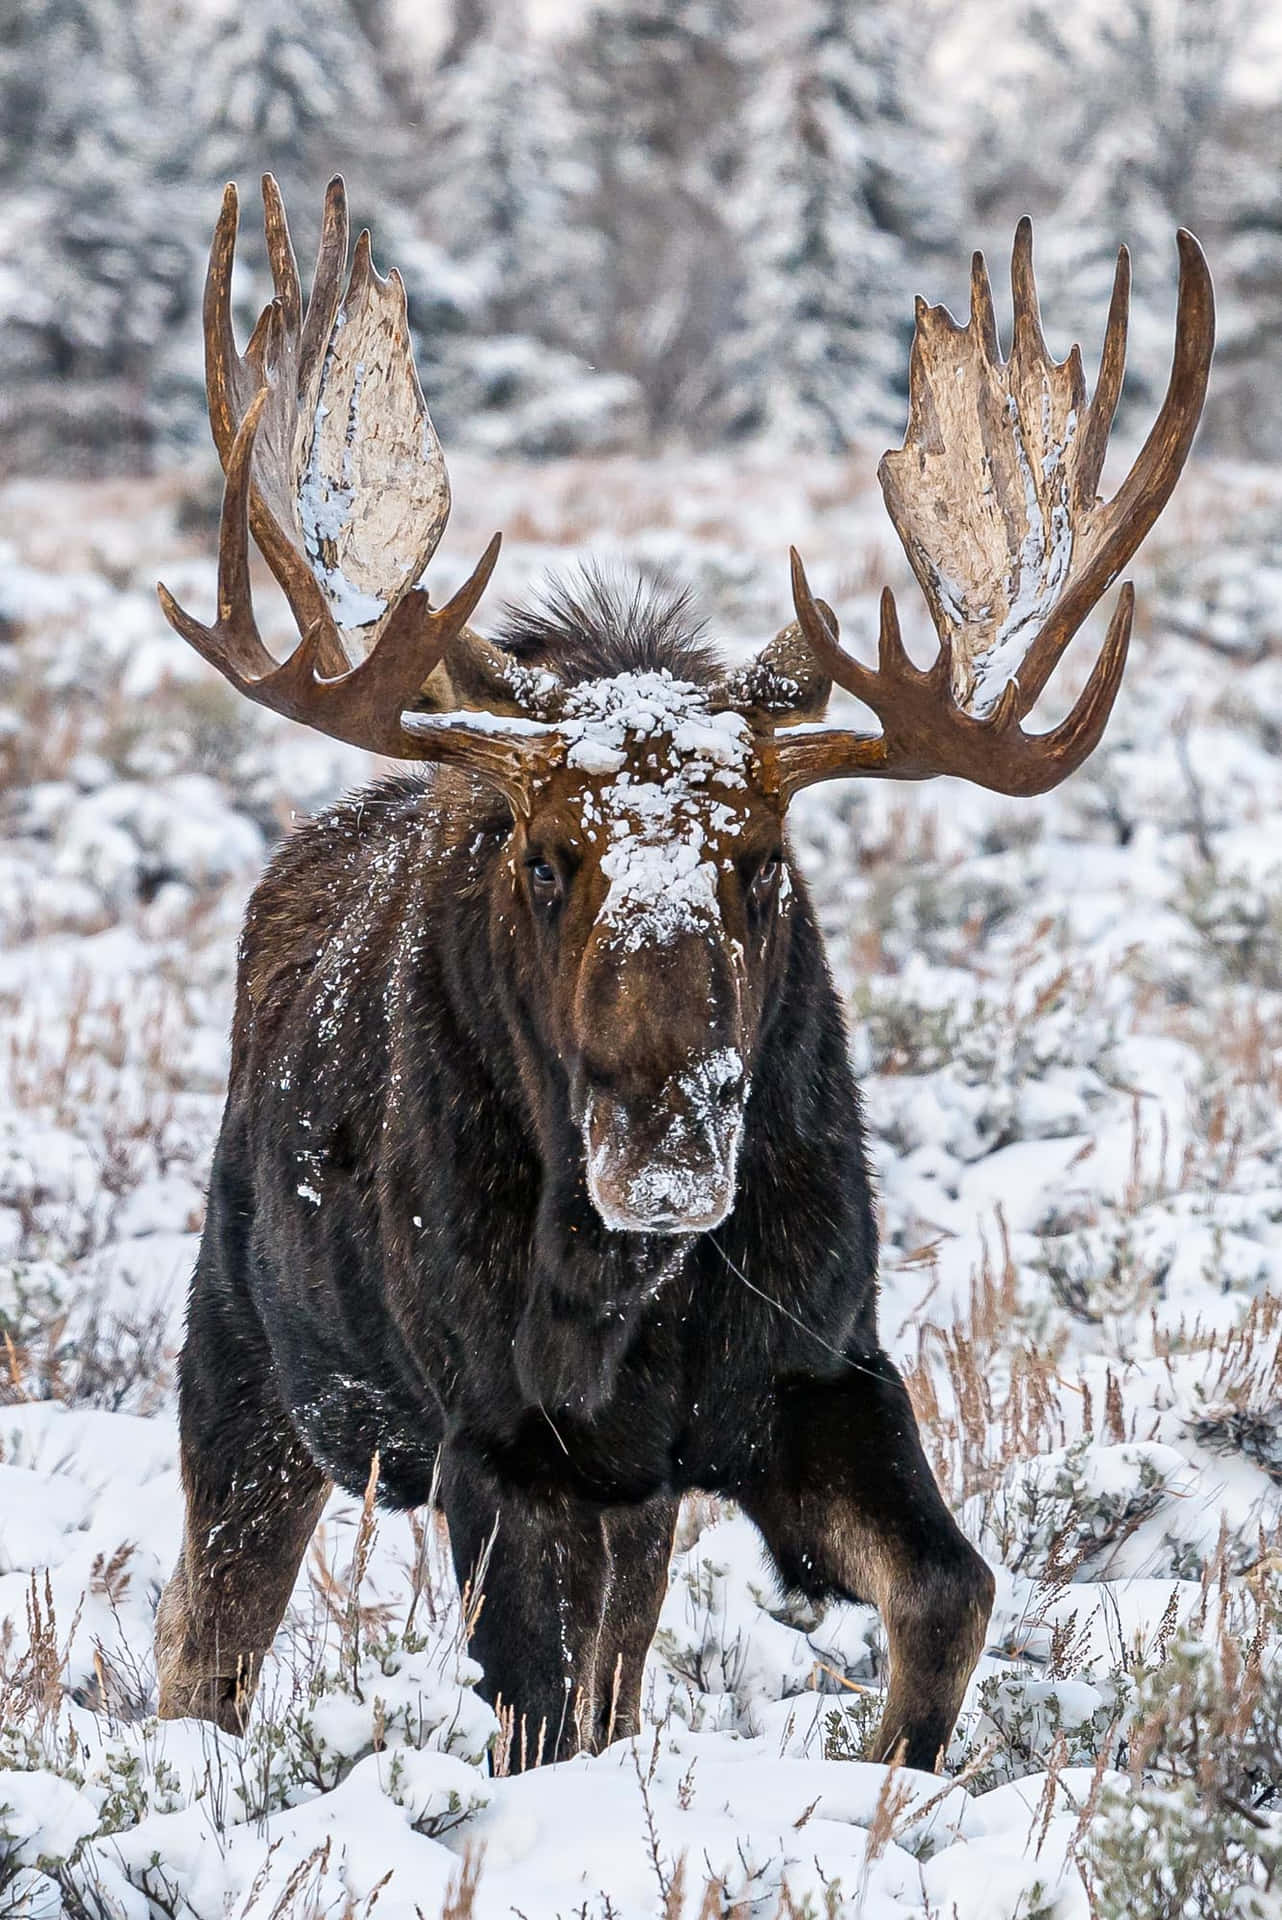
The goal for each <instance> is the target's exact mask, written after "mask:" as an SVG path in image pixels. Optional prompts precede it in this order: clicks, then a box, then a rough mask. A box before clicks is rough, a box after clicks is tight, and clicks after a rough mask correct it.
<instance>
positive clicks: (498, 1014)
mask: <svg viewBox="0 0 1282 1920" xmlns="http://www.w3.org/2000/svg"><path fill="white" fill-rule="evenodd" d="M503 639H504V644H505V645H507V646H508V647H509V648H510V650H511V651H512V652H514V653H515V654H517V655H519V656H520V657H521V658H522V659H524V660H527V661H530V662H532V663H546V664H549V665H555V667H556V670H557V671H558V672H559V673H560V674H561V675H562V676H563V677H565V678H566V679H568V680H571V681H573V680H582V679H590V678H596V677H601V676H605V675H610V674H613V673H617V672H620V671H630V670H645V669H648V668H652V667H658V666H664V665H666V666H668V667H669V668H670V669H671V671H672V672H673V674H674V675H676V676H677V677H680V678H688V679H693V680H695V681H697V682H700V683H704V682H706V681H707V680H708V678H709V677H710V675H711V674H712V672H713V671H714V669H715V665H716V662H715V659H714V657H713V655H712V654H711V652H710V651H709V649H707V648H706V647H705V646H704V645H703V644H702V643H701V642H700V641H699V640H698V639H697V638H696V637H694V636H692V635H691V633H690V631H689V628H688V625H687V622H686V613H685V607H684V603H683V602H682V601H681V600H679V599H676V600H674V599H663V598H656V597H655V596H652V595H647V594H644V593H642V592H640V591H638V592H637V593H636V594H635V595H633V596H632V597H630V598H626V597H625V598H620V597H619V596H617V595H612V594H611V593H610V592H609V591H608V589H607V588H606V587H605V586H604V585H603V584H602V583H601V581H600V580H596V579H588V580H587V581H586V582H585V583H584V584H583V585H582V586H581V587H580V588H579V589H578V590H576V591H575V592H570V591H569V590H566V589H562V590H559V591H557V592H555V593H554V594H553V596H552V597H551V599H550V601H549V603H547V604H546V605H545V606H544V607H542V608H541V609H539V610H537V611H536V612H534V613H519V614H514V615H512V616H510V618H509V620H508V624H507V627H506V630H505V633H504V636H503ZM515 831H516V829H514V827H513V822H512V819H511V817H510V815H509V814H508V813H507V811H506V809H505V808H504V806H503V805H502V803H501V802H496V801H495V800H494V799H493V798H492V797H491V796H490V795H488V794H486V793H483V792H481V791H480V790H479V789H477V788H475V787H474V786H473V784H472V783H471V782H470V781H469V780H468V779H466V778H465V777H463V776H461V775H458V774H446V773H442V774H437V775H435V776H433V777H432V778H430V779H428V780H426V781H424V780H419V779H404V778H402V779H395V780H389V781H385V782H383V783H381V784H380V785H378V786H376V787H374V788H372V789H371V790H369V791H368V792H366V793H363V794H359V795H356V796H354V797H352V798H349V799H347V800H345V801H344V802H343V803H342V804H341V805H339V806H337V807H335V808H333V809H332V810H331V811H329V812H328V813H326V814H324V815H323V816H322V817H320V818H319V819H317V820H315V821H313V822H312V823H310V824H309V825H307V826H305V827H303V828H302V829H301V830H300V831H299V832H298V833H296V834H295V835H294V836H293V837H292V838H291V839H290V840H289V841H288V842H287V843H286V844H285V845H284V847H283V848H282V849H281V851H280V852H279V853H278V855H277V856H276V858H275V860H274V861H273V863H272V865H271V867H270V869H269V870H268V872H267V874H266V875H265V877H264V879H263V881H262V883H261V884H260V886H259V887H258V889H257V891H256V893H255V895H254V897H253V900H252V902H251V905H250V908H249V914H248V918H247V922H246V926H245V933H244V940H243V946H242V953H241V965H240V975H239V991H238V1000H237V1011H236V1024H235V1037H234V1056H233V1065H232V1074H231V1085H230V1090H229V1094H228V1101H227V1108H226V1114H225V1118H224V1122H223V1128H222V1134H221V1138H220V1141H219V1145H218V1151H217V1157H216V1162H215V1167H214V1173H213V1180H212V1185H211V1190H210V1196H209V1217H208V1224H207V1227H206V1231H205V1236H204V1241H203V1244H202V1247H201V1252H200V1257H199V1262H198V1266H197V1270H196V1275H195V1279H194V1282H193V1287H192V1294H191V1304H190V1315H189V1324H188V1334H187V1342H186V1347H185V1350H184V1353H183V1358H182V1367H181V1421H182V1450H183V1467H184V1476H185V1482H186V1489H187V1497H188V1520H187V1528H186V1534H185V1539H184V1546H183V1553H182V1557H181V1559H180V1562H179V1566H178V1569H177V1571H176V1573H175V1575H174V1578H173V1581H172V1582H171V1583H170V1586H169V1588H168V1589H167V1590H166V1593H165V1596H164V1600H163V1603H162V1608H161V1614H160V1618H159V1623H158V1648H159V1661H160V1670H161V1680H162V1711H163V1712H166V1713H183V1712H200V1713H205V1714H208V1715H210V1716H211V1717H214V1718H216V1719H218V1720H219V1721H220V1722H221V1723H222V1724H223V1725H224V1726H228V1727H233V1728H234V1727H237V1726H239V1725H240V1724H241V1721H242V1717H243V1713H244V1711H245V1708H246V1705H247V1702H248V1698H249V1696H250V1694H251V1693H252V1688H253V1684H254V1680H255V1677H256V1673H257V1668H258V1663H259V1662H260V1660H261V1658H262V1655H263V1653H264V1652H265V1650H266V1649H267V1647H268V1646H269V1645H270V1643H271V1640H272V1637H273V1635H274V1633H275V1630H276V1627H277V1625H278V1623H279V1620H280V1617H281V1613H282V1611H283V1609H284V1606H285V1604H286V1602H287V1599H288V1595H289V1591H290V1588H291V1585H292V1582H293V1579H294V1576H295V1572H296V1569H297V1566H298V1563H299V1559H300V1556H301V1554H302V1552H303V1550H304V1548H305V1545H306V1541H307V1538H308V1535H309V1533H310V1530H311V1527H312V1525H313V1523H314V1521H315V1518H316V1515H317V1513H318V1511H319V1507H320V1504H321V1502H322V1501H323V1498H324V1494H325V1489H326V1484H327V1482H328V1481H329V1480H331V1479H332V1480H336V1481H337V1482H338V1483H339V1484H340V1485H342V1486H343V1487H345V1488H347V1489H348V1490H349V1491H350V1492H352V1493H356V1494H359V1493H361V1492H362V1491H363V1490H364V1488H365V1485H366V1481H367V1478H368V1475H369V1471H370V1463H371V1460H372V1458H373V1457H374V1456H375V1455H377V1458H378V1465H379V1481H378V1493H379V1498H380V1499H381V1500H382V1501H383V1502H385V1503H386V1504H388V1505H391V1506H396V1507H412V1506H416V1505H419V1504H421V1503H422V1502H424V1501H426V1500H428V1499H429V1498H430V1497H431V1495H432V1491H433V1487H434V1484H435V1486H436V1490H437V1497H438V1498H439V1500H440V1502H441V1504H442V1506H443V1508H444V1511H445V1514H446V1516H447V1519H448V1523H449V1531H450V1538H451V1543H452V1549H453V1554H454V1558H455V1563H456V1566H457V1568H458V1572H459V1577H460V1580H461V1581H462V1580H467V1579H469V1578H471V1577H472V1576H473V1575H474V1574H476V1572H477V1570H478V1569H480V1568H482V1567H483V1566H484V1567H485V1572H484V1587H485V1604H484V1606H483V1608H482V1611H481V1614H480V1618H479V1623H478V1626H477V1630H476V1638H475V1642H474V1647H473V1650H474V1652H476V1654H477V1656H478V1657H479V1659H480V1660H481V1662H482V1665H483V1667H484V1670H485V1682H484V1686H485V1690H486V1692H487V1693H488V1694H489V1696H490V1697H491V1698H492V1699H496V1700H499V1699H501V1701H502V1702H503V1703H504V1704H506V1705H508V1706H510V1707H512V1708H513V1709H514V1710H515V1712H516V1714H517V1716H518V1719H519V1721H521V1722H523V1723H524V1725H525V1728H526V1750H527V1753H528V1756H529V1757H530V1758H531V1759H533V1758H534V1757H535V1756H536V1754H537V1753H539V1752H541V1753H542V1755H543V1757H545V1758H547V1757H552V1756H554V1755H555V1756H560V1755H564V1754H566V1753H569V1752H571V1751H573V1750H574V1749H575V1747H576V1746H577V1745H580V1744H586V1745H589V1746H593V1745H597V1744H600V1743H601V1742H603V1741H604V1740H606V1739H607V1738H609V1737H611V1735H615V1734H619V1733H623V1732H629V1731H632V1730H634V1729H635V1728H636V1726H637V1724H638V1716H639V1713H640V1687H641V1667H642V1662H643V1660H644V1657H645V1652H646V1649H647V1647H648V1644H649V1641H650V1638H651V1636H652V1633H653V1628H654V1621H655V1618H656V1615H657V1611H658V1607H659V1604H660V1601H661V1599H662V1595H663V1592H664V1587H665V1581H666V1571H667V1563H668V1554H669V1548H670V1543H671V1535H672V1527H673V1524H674V1519H675V1514H676V1503H677V1501H678V1499H679V1497H680V1495H681V1494H682V1493H684V1492H685V1491H687V1490H689V1489H695V1488H699V1489H703V1490H706V1491H708V1492H711V1493H717V1494H723V1495H727V1496H731V1497H733V1498H734V1499H736V1500H738V1501H739V1502H740V1503H741V1504H742V1505H743V1507H744V1508H745V1509H746V1511H747V1512H748V1513H749V1514H750V1515H751V1516H752V1517H753V1518H754V1520H755V1521H756V1522H757V1523H758V1525H759V1526H760V1528H761V1531H762V1534H763V1538H764V1540H765V1543H766V1545H767V1547H768V1548H769V1551H770V1553H771V1555H772V1556H773V1559H774V1562H775V1564H776V1566H777V1567H778V1570H779V1572H780V1574H781V1576H782V1578H783V1580H784V1581H785V1582H786V1583H787V1584H788V1585H789V1586H790V1587H793V1588H796V1589H800V1590H801V1591H802V1592H804V1593H806V1594H809V1595H811V1596H812V1597H814V1598H816V1599H818V1598H821V1597H823V1596H826V1595H830V1594H833V1593H836V1594H842V1595H845V1596H847V1597H850V1598H861V1599H866V1600H873V1601H875V1602H876V1603H877V1604H878V1605H879V1606H880V1608H881V1610H882V1613H883V1616H884V1618H885V1621H886V1626H887V1630H888V1635H889V1643H890V1654H891V1682H890V1689H889V1694H888V1699H887V1708H886V1715H885V1719H884V1721H883V1725H882V1729H881V1731H880V1733H879V1735H878V1741H877V1751H878V1752H889V1751H892V1750H895V1749H896V1748H898V1749H900V1750H902V1751H903V1752H904V1754H905V1756H906V1758H907V1760H908V1762H909V1763H910V1764H912V1765H916V1766H926V1767H930V1766H933V1765H934V1764H935V1763H936V1760H937V1757H938V1754H939V1751H940V1748H941V1746H942V1744H943V1742H944V1741H945V1740H946V1739H947V1737H948V1734H949V1731H950V1728H951V1726H952V1722H953V1719H954V1717H955V1714H956V1711H957V1708H958V1706H959V1704H960V1699H961V1693H962V1689H963V1687H964V1685H965V1681H966V1679H967V1677H968V1675H969V1673H970V1671H971V1668H972V1667H973V1664H974V1661H975V1659H976V1657H977V1655H978V1652H979V1650H980V1646H981V1644H982V1637H983V1632H984V1628H985V1625H986V1621H987V1617H988V1611H989V1606H990V1603H991V1594H992V1583H991V1578H990V1576H989V1574H988V1571H987V1569H986V1568H985V1567H984V1565H983V1563H982V1562H981V1561H980V1560H979V1558H978V1557H977V1556H976V1555H975V1553H974V1552H973V1551H972V1549H971V1548H970V1547H969V1546H968V1545H967V1543H966V1542H965V1540H964V1539H963V1538H962V1536H961V1535H960V1533H959V1532H958V1530H957V1528H956V1527H955V1525H954V1523H953V1521H952V1519H951V1518H950V1516H949V1514H948V1513H947V1511H946V1509H945V1508H944V1506H943V1504H942V1501H941V1500H940V1497H939V1494H938V1491H937V1489H936V1487H935V1483H934V1480H933V1478H932V1476H931V1473H930V1469H929V1467H928V1465H927V1463H926V1460H925V1458H924V1456H923V1454H922V1450H921V1447H920V1444H919V1442H918V1439H917V1433H916V1426H915V1422H914V1420H913V1415H912V1412H911V1409H910V1407H909V1404H908V1400H907V1397H906V1395H905V1393H904V1390H903V1387H902V1384H901V1383H900V1381H899V1379H898V1376H897V1375H896V1373H895V1370H894V1368H893V1367H892V1365H891V1363H890V1362H889V1360H888V1359H887V1358H886V1356H885V1355H884V1354H883V1353H882V1352H881V1350H880V1346H879V1341H878V1335H877V1316H876V1305H877V1299H876V1278H875V1274H876V1246H875V1236H874V1225H873V1212H872V1201H871V1195H870V1188H869V1179H868V1173H867V1168H866V1165H865V1158H864V1146H863V1137H862V1132H861V1125H860V1111H859V1098H858V1094H857V1091H856V1088H855V1086H854V1083H853V1080H852V1076H851V1071H850V1066H849V1061H848V1055H847V1045H846V1036H845V1032H844V1029H843V1024H842V1018H841V1013H840V1009H839V1005H838V1001H837V998H836V994H835V992H834V989H833V986H832V983H831V981H830V978H829V975H828V971H827V967H826V964H825V961H824V956H823V952H822V947H821V943H820V938H819V934H818V930H817V928H816V924H815V919H814V915H813V912H812V910H811V907H810V904H809V901H808V899H807V897H806V893H805V889H804V886H803V883H802V881H801V878H800V876H799V875H798V873H797V872H796V870H795V868H793V867H791V864H789V877H790V880H791V885H792V888H793V889H794V899H793V905H792V910H791V912H790V914H789V915H788V916H787V920H786V924H785V923H784V919H783V916H778V920H779V926H778V929H777V930H774V929H773V927H764V928H762V929H759V930H758V937H757V938H756V939H755V940H754V941H752V942H751V943H750V944H751V945H752V950H753V953H754V955H759V958H756V959H754V961H753V966H754V967H755V969H756V972H755V974H754V982H753V991H754V993H756V994H757V996H758V1001H759V1006H760V1013H759V1018H758V1019H757V1025H756V1027H755V1030H754V1032H753V1033H752V1035H751V1036H750V1039H751V1045H752V1047H753V1049H754V1059H753V1070H752V1082H751V1093H750V1096H749V1099H748V1103H747V1108H746V1119H745V1131H744V1138H743V1145H742V1152H741V1157H740V1162H739V1173H738V1185H737V1200H736V1203H735V1205H734V1208H733V1211H732V1212H731V1213H730V1215H729V1217H728V1218H727V1219H726V1220H725V1221H724V1222H723V1223H722V1225H721V1226H720V1227H718V1228H716V1229H715V1230H713V1231H710V1232H706V1233H703V1234H699V1235H695V1236H690V1235H673V1234H647V1233H616V1232H611V1231H609V1230H608V1229H607V1228H606V1227H605V1226H604V1224H603V1222H602V1220H601V1219H600V1217H599V1216H598V1215H597V1213H596V1212H595V1211H594V1210H593V1207H592V1205H591V1203H590V1202H589V1200H588V1197H587V1193H586V1191H585V1187H584V1179H583V1165H582V1162H583V1150H582V1146H581V1142H580V1139H579V1135H578V1133H577V1132H576V1129H575V1127H574V1125H573V1124H572V1121H571V1115H570V1108H571V1104H572V1080H573V1074H572V1072H571V1069H570V1067H569V1066H568V1065H567V1063H566V1061H565V1059H564V1058H562V1057H561V1053H560V1052H559V1051H558V1049H559V1048H561V1046H562V1042H561V1039H560V1037H559V1036H560V1035H561V1033H562V1029H560V1028H555V1029H554V1027H553V1025H552V1024H551V1023H552V1022H553V1021H554V1018H555V1017H556V1016H555V1004H554V1003H556V997H557V993H558V992H559V974H558V972H557V968H558V967H560V970H561V972H564V971H565V967H564V965H563V963H562V961H559V960H557V959H556V957H555V955H554V953H553V949H552V947H551V946H549V944H548V943H549V941H551V940H552V939H553V936H552V935H551V934H550V933H547V932H546V931H544V932H541V931H540V930H539V928H538V927H537V926H536V925H535V923H534V921H533V920H531V919H530V918H529V916H528V913H527V914H526V917H525V918H521V917H520V916H521V914H522V913H523V912H525V909H524V908H522V907H521V905H520V903H519V902H517V901H516V900H515V896H514V894H513V892H512V888H513V886H514V884H515V883H514V882H513V880H512V873H513V869H514V866H515V864H516V863H515V861H514V858H513V857H512V852H511V846H510V842H511V839H512V836H513V834H514V832H515ZM771 831H774V832H780V831H781V827H780V825H779V823H778V821H777V820H776V821H775V824H774V827H773V828H772V829H771ZM764 844H765V843H764V842H763V845H764ZM736 884H738V883H737V882H736ZM747 884H748V883H747V881H746V880H745V882H744V889H745V899H747V898H748V893H747ZM743 912H744V914H745V915H746V916H747V918H746V919H745V925H746V926H753V925H755V924H756V923H755V922H753V921H752V918H751V914H752V909H751V904H750V901H749V904H748V905H746V906H744V908H743ZM550 956H551V957H550ZM549 969H551V971H550V972H549ZM549 982H550V983H551V985H550V986H549ZM647 991H650V989H649V988H647ZM700 991H702V989H700ZM663 992H664V994H665V995H667V996H669V998H665V999H664V1000H663V1003H662V1013H663V1018H664V1021H665V1022H667V1023H668V1024H669V1025H670V1024H671V1023H673V1022H675V1023H680V1022H681V1021H685V1022H686V1023H687V1024H689V1023H690V1022H691V1021H693V1022H695V1023H697V1022H698V1020H699V1019H701V1018H702V1019H706V1018H707V1017H708V1016H707V1012H706V1002H704V1001H699V1002H698V1004H695V1003H694V1002H693V1001H692V999H691V993H690V992H686V993H685V996H684V998H683V997H682V994H683V989H682V985H681V981H680V979H679V978H678V979H676V980H675V981H674V982H673V983H671V984H669V985H666V986H665V987H664V989H663ZM754 1004H756V1003H754ZM700 1006H703V1007H704V1011H703V1013H702V1014H701V1013H700ZM567 1017H568V1016H567ZM660 1037H662V1035H661V1036H660ZM745 1044H746V1043H745ZM637 1071H638V1072H640V1071H641V1067H640V1066H638V1067H637ZM438 1463H439V1465H438ZM434 1473H437V1474H438V1478H437V1479H436V1481H435V1483H434ZM487 1561H488V1564H486V1562H487Z"/></svg>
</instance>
